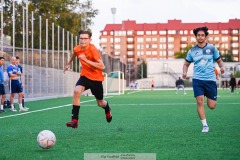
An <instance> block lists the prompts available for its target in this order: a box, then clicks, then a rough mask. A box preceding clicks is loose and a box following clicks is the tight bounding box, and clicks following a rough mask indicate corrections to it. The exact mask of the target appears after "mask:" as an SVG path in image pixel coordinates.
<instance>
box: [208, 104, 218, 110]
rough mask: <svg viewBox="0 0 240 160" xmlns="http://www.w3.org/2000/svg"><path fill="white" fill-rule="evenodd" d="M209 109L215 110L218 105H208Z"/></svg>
mask: <svg viewBox="0 0 240 160" xmlns="http://www.w3.org/2000/svg"><path fill="white" fill-rule="evenodd" d="M208 107H209V108H210V109H211V110H213V109H215V108H216V104H210V105H208Z"/></svg>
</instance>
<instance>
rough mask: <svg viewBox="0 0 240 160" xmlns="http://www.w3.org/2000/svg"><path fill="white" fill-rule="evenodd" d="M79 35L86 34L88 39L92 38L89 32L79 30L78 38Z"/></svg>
mask: <svg viewBox="0 0 240 160" xmlns="http://www.w3.org/2000/svg"><path fill="white" fill-rule="evenodd" d="M81 34H88V36H89V38H91V37H92V32H91V31H89V30H80V31H78V35H79V37H80V35H81Z"/></svg>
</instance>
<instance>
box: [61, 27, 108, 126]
mask: <svg viewBox="0 0 240 160" xmlns="http://www.w3.org/2000/svg"><path fill="white" fill-rule="evenodd" d="M91 37H92V33H91V32H90V31H84V30H80V31H79V40H80V43H79V45H77V46H75V47H74V53H73V54H72V56H71V58H70V60H69V62H68V63H67V65H66V66H65V68H64V73H65V71H67V70H68V69H69V68H70V64H71V62H72V61H73V59H74V58H75V57H77V58H78V59H79V61H80V62H81V64H82V70H81V73H80V78H79V80H78V81H77V83H76V86H75V89H74V93H73V107H72V120H71V121H70V122H67V123H66V125H67V127H72V128H77V127H78V115H79V110H80V95H81V94H82V93H83V92H84V91H85V90H87V89H90V90H91V92H92V94H93V95H94V96H95V98H96V101H97V103H98V106H99V107H102V108H103V109H104V110H105V116H106V120H107V122H109V123H110V122H111V120H112V114H111V108H110V107H109V105H108V102H107V101H106V100H104V99H103V85H102V81H103V80H104V76H103V70H104V68H105V66H104V64H103V62H102V58H101V55H100V53H99V52H98V50H97V48H96V47H95V46H94V45H93V44H91V43H90V42H91V40H92V39H91Z"/></svg>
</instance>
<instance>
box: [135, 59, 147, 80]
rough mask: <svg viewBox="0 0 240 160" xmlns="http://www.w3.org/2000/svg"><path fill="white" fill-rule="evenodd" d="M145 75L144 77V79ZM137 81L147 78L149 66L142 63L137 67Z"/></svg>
mask: <svg viewBox="0 0 240 160" xmlns="http://www.w3.org/2000/svg"><path fill="white" fill-rule="evenodd" d="M142 74H143V77H142ZM136 78H137V79H141V78H147V64H146V63H145V62H144V61H142V62H141V63H140V64H139V65H138V66H137V75H136Z"/></svg>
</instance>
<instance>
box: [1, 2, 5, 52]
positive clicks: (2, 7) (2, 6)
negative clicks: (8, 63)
mask: <svg viewBox="0 0 240 160" xmlns="http://www.w3.org/2000/svg"><path fill="white" fill-rule="evenodd" d="M4 7H5V3H4V0H1V51H2V52H1V55H2V56H3V9H4Z"/></svg>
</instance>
